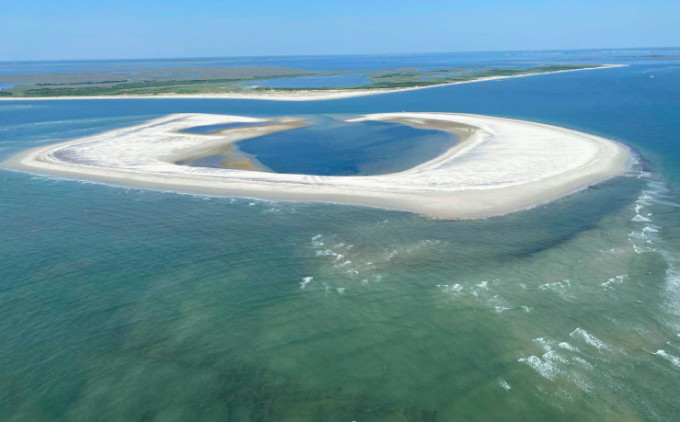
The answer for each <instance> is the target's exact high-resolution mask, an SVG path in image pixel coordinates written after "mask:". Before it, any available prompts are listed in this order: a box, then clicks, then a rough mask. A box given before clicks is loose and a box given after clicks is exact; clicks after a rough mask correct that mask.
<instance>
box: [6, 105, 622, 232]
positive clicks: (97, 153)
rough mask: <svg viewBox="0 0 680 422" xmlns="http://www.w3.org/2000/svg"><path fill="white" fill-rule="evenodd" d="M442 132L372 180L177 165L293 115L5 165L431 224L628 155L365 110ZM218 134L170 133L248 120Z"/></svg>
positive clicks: (473, 118) (148, 128)
mask: <svg viewBox="0 0 680 422" xmlns="http://www.w3.org/2000/svg"><path fill="white" fill-rule="evenodd" d="M362 120H375V121H391V122H399V123H403V124H407V125H411V126H414V127H421V128H431V129H438V130H445V131H450V132H451V133H454V134H456V135H457V136H458V139H459V142H458V144H456V145H455V146H454V147H452V148H450V149H449V150H447V151H446V152H445V153H443V154H441V155H440V156H438V157H436V158H435V159H433V160H430V161H427V162H425V163H422V164H420V165H418V166H416V167H413V168H411V169H409V170H406V171H401V172H398V173H391V174H382V175H373V176H318V175H316V176H315V175H305V174H281V173H271V172H261V171H250V170H242V169H224V168H209V167H192V166H187V165H178V164H177V162H178V161H181V160H183V159H186V158H187V157H191V156H196V154H198V153H200V152H201V151H209V150H211V149H214V148H217V147H224V146H225V145H228V144H229V143H233V142H238V141H240V140H243V139H248V138H252V137H256V136H261V135H264V134H266V133H272V131H276V130H287V129H289V128H292V127H298V126H299V125H301V124H304V122H302V121H300V120H299V119H294V118H290V119H287V120H286V119H283V120H281V119H279V121H277V122H275V123H272V122H271V121H268V120H267V119H255V118H249V117H241V116H222V115H210V114H173V115H169V116H166V117H163V118H160V119H155V120H152V121H150V122H147V123H144V124H141V125H137V126H134V127H129V128H123V129H117V130H113V131H109V132H105V133H102V134H99V135H95V136H91V137H87V138H83V139H78V140H74V141H70V142H64V143H60V144H55V145H49V146H43V147H39V148H36V149H32V150H29V151H25V152H23V153H21V154H19V155H17V156H15V157H13V158H11V159H10V160H8V161H7V162H5V163H4V165H5V166H6V167H9V168H13V169H17V170H24V171H29V172H38V173H46V174H52V175H59V176H67V177H73V178H80V179H88V180H98V181H106V182H114V183H121V184H126V185H134V186H140V187H149V188H160V189H171V190H177V191H184V192H197V193H208V194H222V195H234V196H245V197H254V198H262V199H271V200H291V201H323V202H336V203H345V204H356V205H367V206H375V207H381V208H387V209H395V210H403V211H411V212H416V213H420V214H424V215H428V216H433V217H441V218H465V219H468V218H484V217H491V216H498V215H503V214H506V213H509V212H513V211H518V210H521V209H526V208H530V207H532V206H535V205H538V204H542V203H546V202H549V201H551V200H555V199H558V198H560V197H563V196H565V195H568V194H570V193H572V192H575V191H577V190H579V189H582V188H584V187H587V186H589V185H591V184H594V183H597V182H600V181H602V180H605V179H608V178H611V177H614V176H618V175H621V174H623V173H625V172H626V171H627V169H628V168H629V166H630V164H631V162H632V157H631V155H630V153H629V151H628V150H627V149H626V148H625V147H624V146H622V145H620V144H618V143H615V142H613V141H610V140H607V139H604V138H601V137H598V136H594V135H590V134H586V133H582V132H577V131H573V130H568V129H565V128H561V127H556V126H550V125H544V124H539V123H533V122H527V121H520V120H513V119H504V118H498V117H489V116H479V115H469V114H451V113H388V114H372V115H366V116H363V117H360V118H357V119H351V120H348V121H349V122H352V121H362ZM258 122H261V123H262V124H261V125H254V126H242V127H238V128H235V129H230V130H225V131H222V132H221V133H220V136H205V135H203V134H196V133H187V132H180V131H181V130H183V129H186V128H189V127H195V126H207V125H218V124H227V123H258Z"/></svg>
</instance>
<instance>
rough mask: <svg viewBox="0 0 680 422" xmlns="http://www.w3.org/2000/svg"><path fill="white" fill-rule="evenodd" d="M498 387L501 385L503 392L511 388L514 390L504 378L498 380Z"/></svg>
mask: <svg viewBox="0 0 680 422" xmlns="http://www.w3.org/2000/svg"><path fill="white" fill-rule="evenodd" d="M498 385H500V386H501V388H503V390H505V391H509V390H510V388H512V387H510V384H508V382H507V381H506V380H504V379H503V378H498Z"/></svg>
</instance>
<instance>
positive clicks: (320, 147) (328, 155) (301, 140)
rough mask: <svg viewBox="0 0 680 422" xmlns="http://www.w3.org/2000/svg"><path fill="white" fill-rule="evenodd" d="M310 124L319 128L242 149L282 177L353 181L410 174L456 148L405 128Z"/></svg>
mask: <svg viewBox="0 0 680 422" xmlns="http://www.w3.org/2000/svg"><path fill="white" fill-rule="evenodd" d="M305 118H306V119H307V120H309V121H311V122H312V123H313V124H312V125H310V126H306V127H302V128H297V129H293V130H287V131H281V132H276V133H272V134H269V135H265V136H262V137H258V138H252V139H247V140H244V141H241V142H239V143H238V147H239V148H240V149H241V151H243V152H245V153H247V154H250V155H252V156H254V157H256V158H257V159H258V160H259V161H260V162H262V163H263V164H264V165H265V166H267V167H268V168H270V169H272V170H273V171H275V172H277V173H292V174H312V175H324V176H330V175H333V176H348V175H374V174H385V173H394V172H398V171H404V170H408V169H410V168H412V167H415V166H417V165H418V164H421V163H424V162H426V161H429V160H431V159H434V158H436V157H437V156H439V155H441V154H442V153H444V152H445V151H446V150H448V149H449V148H451V147H452V146H453V145H455V143H456V137H455V136H454V135H452V134H449V133H446V132H442V131H436V130H425V129H416V128H413V127H410V126H407V125H403V124H399V123H388V122H374V121H365V122H355V123H347V122H344V121H342V120H339V119H336V118H333V117H329V116H306V117H305Z"/></svg>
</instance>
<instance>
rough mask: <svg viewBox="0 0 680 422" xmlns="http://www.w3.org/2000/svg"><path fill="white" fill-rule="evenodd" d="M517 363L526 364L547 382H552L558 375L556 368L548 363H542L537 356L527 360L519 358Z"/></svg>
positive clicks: (551, 363)
mask: <svg viewBox="0 0 680 422" xmlns="http://www.w3.org/2000/svg"><path fill="white" fill-rule="evenodd" d="M518 362H522V363H526V364H527V365H529V366H530V367H531V368H532V369H533V370H534V371H536V372H538V374H539V375H540V376H542V377H543V378H545V379H548V380H551V381H552V380H554V379H555V377H556V376H557V375H558V374H559V371H558V370H557V366H556V365H555V364H554V363H553V362H550V361H543V360H541V358H539V357H538V356H529V357H528V358H520V359H518Z"/></svg>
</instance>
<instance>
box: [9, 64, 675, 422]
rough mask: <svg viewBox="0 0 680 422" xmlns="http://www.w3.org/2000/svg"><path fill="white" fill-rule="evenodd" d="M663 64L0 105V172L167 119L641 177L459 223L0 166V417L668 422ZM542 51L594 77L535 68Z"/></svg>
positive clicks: (670, 132) (668, 158)
mask: <svg viewBox="0 0 680 422" xmlns="http://www.w3.org/2000/svg"><path fill="white" fill-rule="evenodd" d="M624 53H625V54H624ZM487 54H488V56H485V57H486V58H485V59H484V60H486V61H488V62H504V61H505V62H507V61H508V60H510V61H517V60H519V59H518V58H517V57H516V56H513V55H508V53H487ZM536 54H538V53H536ZM536 54H535V55H534V56H531V57H532V59H531V60H539V59H537V58H536ZM663 54H666V55H668V56H672V55H677V52H675V53H674V52H670V53H667V52H664V53H663ZM663 54H662V55H661V56H659V54H658V52H640V51H637V52H635V54H632V53H630V52H610V53H608V55H607V57H606V59H607V60H604V61H605V62H614V61H618V62H621V63H623V62H625V63H628V64H630V65H629V66H628V67H622V68H615V69H608V70H596V71H583V72H570V73H563V74H554V75H543V76H534V77H527V78H518V79H511V80H503V81H496V82H484V83H475V84H467V85H459V86H449V87H442V88H433V89H424V90H418V91H410V92H404V93H395V94H387V95H380V96H372V97H359V98H354V99H343V100H334V101H317V102H291V103H288V102H266V101H236V100H233V101H229V100H167V99H159V100H98V101H88V100H81V101H12V102H0V159H5V158H7V157H9V156H11V155H13V154H15V153H16V152H18V151H21V150H24V149H27V148H31V147H35V146H39V145H44V144H47V143H53V142H59V141H64V140H68V139H73V138H76V137H81V136H86V135H89V134H94V133H98V132H101V131H104V130H108V129H113V128H118V127H124V126H128V125H132V124H136V123H140V122H143V121H145V120H148V119H151V118H154V117H159V116H162V115H165V114H168V113H175V112H205V113H224V114H238V115H249V116H280V115H307V114H315V115H318V114H359V113H374V112H391V111H402V110H406V111H450V112H463V113H480V114H489V115H496V116H504V117H513V118H520V119H528V120H533V121H539V122H545V123H549V124H556V125H561V126H565V127H569V128H573V129H577V130H583V131H586V132H590V133H595V134H598V135H602V136H606V137H609V138H613V139H615V140H618V141H621V142H624V143H626V144H628V145H630V146H632V147H633V148H634V149H635V150H636V151H638V152H639V154H640V155H641V157H642V159H641V162H642V167H643V171H642V172H640V173H639V174H635V175H633V176H630V177H622V178H618V179H615V180H612V181H610V182H607V183H604V184H602V185H599V186H596V187H593V188H590V189H587V190H584V191H582V192H579V193H577V194H574V195H571V196H569V197H567V198H564V199H562V200H560V201H557V202H554V203H552V204H549V205H546V206H541V207H538V208H535V209H533V210H529V211H525V212H520V213H515V214H511V215H508V216H505V217H500V218H493V219H489V220H481V221H435V220H431V219H428V218H424V217H420V216H417V215H413V214H409V213H401V212H393V211H385V210H380V209H371V208H363V207H354V206H343V205H333V204H307V203H284V202H281V203H278V202H266V201H257V200H251V199H243V198H220V197H206V196H195V195H184V194H175V193H168V192H159V191H148V190H141V189H133V188H121V187H116V186H109V185H102V184H94V183H84V182H76V181H67V180H55V179H52V178H48V177H42V176H35V175H27V174H22V173H16V172H10V171H5V170H2V171H0V216H1V217H0V256H1V257H2V265H1V266H0V312H1V315H2V317H0V420H8V421H55V420H59V421H92V420H102V421H133V420H140V421H171V420H197V421H199V420H200V421H213V420H215V421H217V420H228V421H452V420H466V421H467V420H471V421H474V420H480V421H486V420H512V421H515V420H516V421H544V420H564V421H573V420H585V421H601V420H612V421H673V420H677V419H678V418H679V417H680V405H679V404H678V400H677V397H678V394H680V206H679V205H678V204H679V203H680V199H679V195H680V118H679V116H680V83H679V81H680V62H679V61H676V60H667V59H665V58H664V57H663ZM558 56H559V57H564V56H569V57H575V56H577V57H582V58H583V60H586V59H587V60H592V61H598V57H594V58H593V54H592V53H587V52H583V53H582V54H581V55H580V56H578V55H577V52H571V53H564V54H562V55H559V54H558V53H554V52H553V53H551V55H548V56H547V58H546V57H544V58H540V60H543V61H546V62H550V61H551V60H555V61H557V60H558V59H556V58H555V57H558ZM622 56H625V57H622ZM401 59H402V60H403V61H404V62H405V63H413V62H416V61H417V60H421V62H422V61H424V62H427V61H428V60H429V61H430V62H429V63H431V64H432V65H433V66H434V65H438V66H441V65H445V64H446V63H444V64H442V62H445V61H446V60H445V58H442V57H439V56H437V57H436V60H435V58H432V57H430V58H426V59H424V58H423V57H421V56H405V57H404V56H402V57H401ZM277 60H281V59H277ZM291 60H293V61H295V60H298V61H300V60H302V59H300V58H296V59H291ZM319 60H320V62H319V63H320V64H319V65H318V67H319V68H322V67H323V66H326V67H328V68H331V67H332V66H331V62H332V63H335V69H339V70H341V69H342V67H343V66H344V67H345V68H347V69H350V68H353V67H354V68H356V67H357V66H359V64H357V62H359V61H360V62H361V63H360V64H361V65H362V66H367V65H366V64H365V62H366V61H368V60H369V59H368V58H361V60H359V59H356V58H354V59H352V58H347V59H343V58H341V57H336V58H324V59H323V60H322V59H319ZM343 60H346V62H345V61H343ZM373 60H374V61H377V62H390V63H392V62H394V61H395V60H397V58H393V57H388V58H381V57H375V58H373ZM461 60H462V59H461ZM479 60H482V59H479ZM527 60H528V59H527ZM600 61H602V60H601V58H600ZM450 62H451V63H452V64H456V63H454V62H455V60H453V59H451V60H450ZM426 64H427V63H426ZM63 66H66V65H65V64H64V65H63ZM310 66H311V65H310ZM423 66H425V64H424V65H423Z"/></svg>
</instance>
